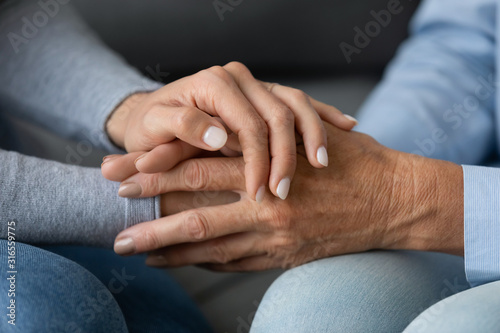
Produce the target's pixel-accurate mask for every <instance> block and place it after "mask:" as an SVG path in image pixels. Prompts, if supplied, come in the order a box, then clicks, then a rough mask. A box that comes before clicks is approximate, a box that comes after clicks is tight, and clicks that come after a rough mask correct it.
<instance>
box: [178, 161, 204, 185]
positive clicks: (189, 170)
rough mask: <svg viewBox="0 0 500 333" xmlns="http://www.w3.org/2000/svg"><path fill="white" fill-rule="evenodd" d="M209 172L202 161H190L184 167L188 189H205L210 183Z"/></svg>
mask: <svg viewBox="0 0 500 333" xmlns="http://www.w3.org/2000/svg"><path fill="white" fill-rule="evenodd" d="M208 177H209V172H208V170H207V169H206V168H205V167H204V166H203V164H202V163H200V162H199V161H196V160H191V161H189V162H188V163H187V164H186V166H185V168H184V169H183V175H182V178H183V179H184V183H185V186H186V188H187V189H189V190H204V189H206V188H207V185H208V183H209V179H208Z"/></svg>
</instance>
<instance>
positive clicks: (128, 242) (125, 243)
mask: <svg viewBox="0 0 500 333" xmlns="http://www.w3.org/2000/svg"><path fill="white" fill-rule="evenodd" d="M113 250H114V251H115V253H116V254H119V255H121V256H127V255H132V254H134V253H135V251H136V247H135V242H134V240H133V239H132V238H131V237H123V238H120V235H118V237H117V238H116V240H115V244H114V246H113Z"/></svg>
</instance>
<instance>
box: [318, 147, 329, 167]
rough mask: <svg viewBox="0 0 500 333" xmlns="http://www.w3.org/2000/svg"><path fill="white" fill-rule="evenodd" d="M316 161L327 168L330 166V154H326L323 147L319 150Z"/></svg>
mask: <svg viewBox="0 0 500 333" xmlns="http://www.w3.org/2000/svg"><path fill="white" fill-rule="evenodd" d="M316 159H317V160H318V162H319V164H321V165H322V166H325V167H327V166H328V153H327V152H326V148H325V147H323V146H321V147H319V148H318V152H317V153H316Z"/></svg>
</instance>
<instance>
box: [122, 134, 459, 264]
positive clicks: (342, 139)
mask: <svg viewBox="0 0 500 333" xmlns="http://www.w3.org/2000/svg"><path fill="white" fill-rule="evenodd" d="M326 126H327V132H328V147H329V149H328V152H329V155H330V160H331V165H330V167H329V168H325V169H315V168H312V167H311V166H310V165H309V164H308V163H307V159H306V152H305V150H304V148H303V147H302V146H299V147H298V165H297V173H296V177H295V181H294V183H293V184H292V186H291V189H290V196H289V198H288V199H287V200H286V201H283V200H280V199H277V198H276V197H274V196H272V195H271V194H270V193H267V194H266V197H265V198H264V200H263V202H262V203H257V202H255V201H253V200H250V198H249V196H248V194H246V192H245V177H244V172H243V170H244V161H243V159H242V158H241V157H238V158H203V159H191V160H187V161H185V162H182V163H181V164H179V165H178V166H176V167H175V168H174V169H172V170H170V171H168V172H164V173H157V174H153V175H148V174H136V175H135V176H133V177H132V179H128V180H127V181H134V182H137V183H138V184H140V186H142V188H143V195H144V196H152V195H156V194H159V193H164V192H175V191H233V192H236V193H238V194H239V195H240V197H241V198H240V200H238V201H236V200H234V199H233V200H232V201H233V202H232V203H229V204H224V203H223V202H219V203H218V205H217V206H212V207H199V208H195V209H189V210H185V211H182V212H179V213H177V214H173V215H170V216H167V217H164V218H161V219H159V220H156V221H152V222H145V223H141V224H138V225H135V226H133V227H131V228H129V229H127V230H124V231H122V232H121V233H120V234H119V235H118V236H117V239H116V242H115V251H116V252H117V253H119V254H122V255H131V254H136V253H142V252H148V251H154V252H152V253H150V256H149V258H148V260H147V263H148V264H149V265H152V266H168V267H176V266H183V265H190V264H203V265H205V266H207V267H209V268H211V269H214V270H222V271H247V270H262V269H269V268H274V267H293V266H297V265H300V264H303V263H305V262H308V261H311V260H314V259H319V258H323V257H329V256H333V255H338V254H343V253H353V252H362V251H367V250H371V249H383V248H385V249H419V250H435V251H443V252H449V253H455V254H459V253H461V252H462V251H463V235H462V232H461V229H463V222H461V221H462V219H463V216H462V215H461V214H463V212H462V211H463V209H462V208H461V207H462V205H463V200H462V193H463V190H462V188H461V187H460V186H459V185H457V184H461V177H462V171H461V168H460V166H458V165H455V164H453V163H449V162H444V161H438V160H432V159H426V158H422V157H419V156H416V155H411V154H405V153H401V152H397V151H394V150H391V149H389V148H386V147H384V146H382V145H380V144H378V143H377V142H376V141H375V140H373V139H372V138H371V137H369V136H367V135H364V134H361V133H357V132H346V131H343V130H340V129H337V128H335V127H333V126H330V125H326ZM224 193H226V192H224ZM222 201H224V200H222ZM234 201H236V202H234ZM436 221H439V223H436Z"/></svg>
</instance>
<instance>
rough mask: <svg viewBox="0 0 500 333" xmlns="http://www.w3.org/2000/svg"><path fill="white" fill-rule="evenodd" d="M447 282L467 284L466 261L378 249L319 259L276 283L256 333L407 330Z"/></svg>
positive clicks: (264, 302) (263, 304)
mask: <svg viewBox="0 0 500 333" xmlns="http://www.w3.org/2000/svg"><path fill="white" fill-rule="evenodd" d="M447 281H454V283H455V284H456V285H458V286H459V287H457V288H459V289H460V290H463V289H464V288H467V285H466V279H465V275H464V274H463V259H461V258H459V257H454V256H448V255H442V254H436V253H417V252H413V251H374V252H368V253H361V254H351V255H344V256H338V257H333V258H327V259H322V260H318V261H314V262H311V263H308V264H305V265H303V266H300V267H297V268H294V269H291V270H289V271H287V272H285V273H284V274H283V275H282V276H281V277H279V278H278V279H277V280H276V281H275V282H274V283H273V285H272V286H271V287H270V288H269V290H268V291H267V293H266V295H265V296H264V298H263V300H262V302H261V304H260V306H259V309H258V311H257V314H256V316H255V319H254V322H253V324H252V329H251V332H253V333H257V332H269V331H272V332H292V331H293V332H384V333H387V332H401V331H402V330H403V329H404V328H405V327H406V326H407V325H408V324H409V323H410V322H411V321H412V320H413V319H414V318H415V317H416V316H417V315H418V314H419V313H420V312H421V311H423V310H424V309H425V308H427V307H428V306H430V305H432V304H433V303H435V302H437V301H439V300H440V293H441V292H442V290H443V288H444V287H443V286H444V285H445V284H446V283H447ZM450 292H451V291H450Z"/></svg>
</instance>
